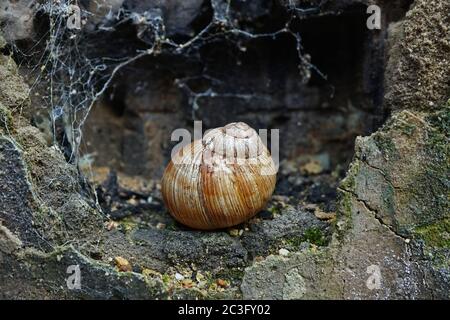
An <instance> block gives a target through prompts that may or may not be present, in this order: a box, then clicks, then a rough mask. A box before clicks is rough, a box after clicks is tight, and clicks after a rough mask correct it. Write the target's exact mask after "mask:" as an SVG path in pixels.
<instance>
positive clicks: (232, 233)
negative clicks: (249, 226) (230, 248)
mask: <svg viewBox="0 0 450 320" xmlns="http://www.w3.org/2000/svg"><path fill="white" fill-rule="evenodd" d="M228 233H229V234H230V236H232V237H238V236H239V230H238V229H231V230H230V231H228Z"/></svg>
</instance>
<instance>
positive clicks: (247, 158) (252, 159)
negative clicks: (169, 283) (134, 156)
mask: <svg viewBox="0 0 450 320" xmlns="http://www.w3.org/2000/svg"><path fill="white" fill-rule="evenodd" d="M275 182H276V167H275V164H274V162H273V160H272V157H271V156H270V153H269V151H268V150H267V148H266V147H265V146H264V144H263V142H262V141H261V138H260V137H259V136H258V134H257V133H256V131H255V130H254V129H252V128H251V127H249V126H248V125H247V124H245V123H243V122H238V123H230V124H228V125H226V126H225V127H221V128H216V129H213V130H210V131H209V132H208V133H207V134H205V135H204V137H203V139H200V140H196V141H194V142H192V143H191V144H189V145H187V146H185V147H184V148H182V149H181V150H180V151H179V152H178V153H177V154H176V155H175V156H174V157H172V160H171V161H170V163H169V164H168V165H167V168H166V170H165V172H164V175H163V179H162V189H161V191H162V195H163V199H164V203H165V204H166V206H167V208H168V210H169V212H170V213H171V215H172V216H173V217H174V218H175V219H176V220H177V221H179V222H181V223H182V224H184V225H187V226H189V227H192V228H195V229H202V230H212V229H219V228H225V227H230V226H233V225H236V224H239V223H242V222H244V221H246V220H248V219H249V218H251V217H253V216H254V215H255V214H256V213H258V212H259V211H260V210H261V209H263V208H264V207H265V205H266V203H267V201H268V200H269V199H270V197H271V195H272V193H273V190H274V188H275Z"/></svg>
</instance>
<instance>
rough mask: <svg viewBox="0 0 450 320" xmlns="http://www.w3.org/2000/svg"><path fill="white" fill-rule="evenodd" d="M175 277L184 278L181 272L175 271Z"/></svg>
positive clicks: (179, 279)
mask: <svg viewBox="0 0 450 320" xmlns="http://www.w3.org/2000/svg"><path fill="white" fill-rule="evenodd" d="M175 279H177V280H178V281H181V280H184V276H183V275H182V274H181V273H178V272H177V273H175Z"/></svg>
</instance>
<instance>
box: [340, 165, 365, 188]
mask: <svg viewBox="0 0 450 320" xmlns="http://www.w3.org/2000/svg"><path fill="white" fill-rule="evenodd" d="M360 166H361V162H360V161H359V160H358V159H355V160H353V162H352V163H351V165H350V168H349V169H348V171H347V175H346V177H345V178H344V179H343V180H342V181H341V184H340V186H339V187H340V188H341V189H343V190H345V191H350V192H352V191H354V190H355V185H356V176H357V174H358V173H359V169H360Z"/></svg>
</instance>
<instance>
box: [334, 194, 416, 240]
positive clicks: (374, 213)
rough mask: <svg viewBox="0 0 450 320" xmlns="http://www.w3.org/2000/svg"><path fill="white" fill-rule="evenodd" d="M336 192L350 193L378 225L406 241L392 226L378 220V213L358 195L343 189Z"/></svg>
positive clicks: (380, 219)
mask: <svg viewBox="0 0 450 320" xmlns="http://www.w3.org/2000/svg"><path fill="white" fill-rule="evenodd" d="M338 190H339V191H341V192H347V193H350V194H351V195H352V196H353V197H354V198H355V199H356V201H358V202H359V203H360V204H362V205H363V206H364V208H365V209H366V210H367V211H369V212H371V213H372V214H373V216H374V218H375V219H376V220H377V221H378V222H379V223H380V225H382V226H383V227H385V228H386V229H388V230H389V231H390V232H391V233H392V234H393V235H394V236H397V237H399V238H401V239H403V240H404V241H405V240H407V239H408V238H407V237H405V236H403V235H401V234H399V233H397V231H396V230H395V229H394V227H393V226H391V225H390V224H387V223H385V222H384V221H383V219H382V218H380V216H379V213H378V210H376V209H372V208H371V207H370V206H369V205H368V204H367V202H366V201H365V200H363V199H360V198H359V197H358V195H357V194H356V193H355V192H353V191H351V190H348V189H344V188H342V187H339V188H338Z"/></svg>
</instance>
